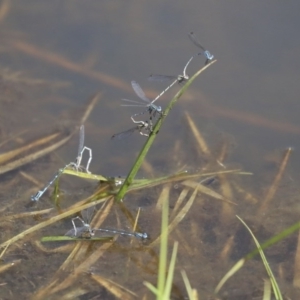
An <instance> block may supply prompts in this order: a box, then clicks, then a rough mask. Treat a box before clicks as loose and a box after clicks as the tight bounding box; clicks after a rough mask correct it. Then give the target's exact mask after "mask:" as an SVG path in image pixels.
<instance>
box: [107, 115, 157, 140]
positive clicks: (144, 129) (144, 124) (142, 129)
mask: <svg viewBox="0 0 300 300" xmlns="http://www.w3.org/2000/svg"><path fill="white" fill-rule="evenodd" d="M131 120H132V122H133V123H135V124H137V125H136V126H135V127H132V128H130V129H128V130H125V131H122V132H120V133H116V134H114V135H113V136H112V137H111V138H112V139H122V138H125V137H128V136H130V135H131V134H133V133H134V132H135V131H138V132H139V133H140V134H141V135H144V136H149V135H150V133H151V132H152V129H151V126H150V124H149V122H148V121H136V120H135V119H134V118H133V116H132V117H131Z"/></svg>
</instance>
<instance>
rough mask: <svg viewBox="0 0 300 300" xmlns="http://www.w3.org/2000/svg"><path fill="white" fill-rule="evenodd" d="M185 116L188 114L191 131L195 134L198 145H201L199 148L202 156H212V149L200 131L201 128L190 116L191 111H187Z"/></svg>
mask: <svg viewBox="0 0 300 300" xmlns="http://www.w3.org/2000/svg"><path fill="white" fill-rule="evenodd" d="M185 116H186V119H187V121H188V124H189V126H190V128H191V131H192V133H193V135H194V138H195V141H196V142H197V144H198V147H199V148H198V153H199V155H200V156H202V155H203V154H204V155H205V156H208V157H210V156H211V153H210V150H209V148H208V146H207V144H206V141H205V139H204V138H203V136H202V134H201V132H200V131H199V129H198V128H197V126H196V125H195V123H194V121H193V119H192V118H191V117H190V115H189V113H187V112H185Z"/></svg>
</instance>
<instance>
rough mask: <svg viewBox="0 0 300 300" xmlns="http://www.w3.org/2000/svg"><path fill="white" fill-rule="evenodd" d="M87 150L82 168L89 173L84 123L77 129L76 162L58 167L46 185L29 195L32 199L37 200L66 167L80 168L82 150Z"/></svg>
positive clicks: (90, 156)
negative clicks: (85, 162)
mask: <svg viewBox="0 0 300 300" xmlns="http://www.w3.org/2000/svg"><path fill="white" fill-rule="evenodd" d="M85 150H87V151H88V152H89V159H88V161H87V164H86V167H85V168H83V169H84V170H85V171H86V172H87V173H91V172H90V171H89V167H90V163H91V161H92V149H91V148H88V147H86V146H84V125H81V126H80V129H79V146H78V154H77V157H76V162H70V163H69V164H67V165H65V166H64V167H63V168H61V169H59V170H58V172H57V173H56V174H55V175H54V176H53V178H52V179H51V180H50V181H49V182H48V183H47V184H46V186H45V187H44V188H43V189H42V190H40V191H38V192H37V193H36V194H35V195H32V196H31V200H32V201H38V200H39V199H40V198H41V197H42V196H43V194H44V193H45V192H46V191H47V190H48V188H49V187H50V186H51V185H52V184H53V183H54V182H55V180H56V179H57V178H58V177H59V176H60V175H61V174H62V173H63V172H64V171H65V170H66V169H67V168H74V169H75V170H76V171H78V170H80V169H82V166H81V161H82V156H83V152H84V151H85Z"/></svg>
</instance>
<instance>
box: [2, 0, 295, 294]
mask: <svg viewBox="0 0 300 300" xmlns="http://www.w3.org/2000/svg"><path fill="white" fill-rule="evenodd" d="M30 4H34V5H28V3H26V5H24V4H23V2H22V1H14V2H13V3H12V2H11V1H3V2H2V3H1V6H0V20H1V25H2V26H1V31H0V35H1V36H2V44H1V48H0V49H1V55H0V90H1V93H0V136H1V152H3V153H5V154H6V155H5V156H2V157H1V165H2V170H3V165H5V164H7V163H14V162H15V161H16V160H19V161H20V160H22V159H23V154H24V153H25V154H26V157H28V156H30V155H31V159H32V160H30V161H27V162H26V164H25V163H20V164H19V165H16V166H18V169H17V171H16V170H15V171H12V172H0V173H1V174H2V173H3V174H2V175H1V180H2V188H1V199H2V208H1V217H0V221H1V232H0V235H1V243H4V242H5V241H7V240H9V239H10V238H12V237H14V236H15V235H17V234H19V233H20V232H23V231H24V230H27V229H30V228H32V227H33V226H36V225H38V224H41V223H43V222H45V221H48V220H51V218H50V217H57V216H58V217H59V216H62V214H61V213H62V212H64V209H66V208H67V207H69V206H71V205H73V204H74V203H77V202H79V201H82V199H85V198H86V197H89V196H90V195H91V194H95V193H96V194H97V195H98V196H99V195H102V194H103V193H105V192H107V190H110V189H112V186H111V185H110V183H111V182H106V183H103V182H102V183H101V184H100V186H98V181H91V180H87V181H86V180H84V179H78V178H75V177H72V176H68V175H63V176H61V178H60V182H59V185H58V186H56V188H59V189H60V191H57V194H58V195H59V200H60V201H59V203H60V205H61V207H59V208H55V209H51V208H53V203H52V202H51V201H49V200H50V194H51V193H52V191H53V190H51V193H49V194H47V195H45V196H44V197H43V199H42V200H41V201H40V202H39V203H38V204H37V206H33V207H31V205H30V195H32V194H34V191H35V192H36V190H38V189H39V188H37V187H39V186H43V185H44V184H45V183H46V182H48V181H49V179H50V178H51V176H53V174H55V172H57V171H58V169H59V168H61V167H62V166H64V165H66V164H67V163H68V162H70V161H71V160H72V159H73V158H74V157H75V156H76V154H77V153H76V149H77V143H78V142H77V141H76V138H73V134H74V133H75V131H74V130H75V129H74V128H76V126H78V124H79V123H80V121H79V120H80V118H81V117H82V116H83V114H84V111H85V109H86V105H87V104H86V103H88V99H89V97H90V96H91V95H93V94H95V92H98V91H99V92H100V94H98V95H99V99H100V100H99V101H98V104H97V105H96V106H95V107H94V110H93V112H92V114H91V117H90V118H89V119H88V121H87V122H86V123H85V130H86V140H87V144H88V146H89V147H91V148H92V149H93V162H92V164H91V166H90V171H91V172H92V173H95V174H102V175H106V176H118V175H121V176H123V175H124V174H125V175H126V174H127V173H128V170H129V169H130V167H131V166H132V163H133V161H134V159H135V157H136V155H137V153H138V151H139V150H140V149H141V147H142V145H143V143H144V141H145V138H144V137H143V136H140V135H138V134H136V135H132V136H130V137H127V139H126V140H125V141H111V140H110V137H111V136H112V135H113V134H114V133H116V132H121V131H123V130H125V129H126V128H130V127H131V126H132V124H131V120H130V116H131V115H133V114H136V113H138V112H139V109H137V110H135V108H122V107H120V104H121V101H119V100H120V99H122V98H129V99H130V98H131V97H132V89H131V86H130V82H131V81H132V80H136V81H138V82H139V83H140V84H141V86H143V89H145V93H146V95H147V97H149V98H150V99H154V97H155V96H156V95H157V94H159V92H161V91H162V90H163V89H164V88H166V84H165V83H156V84H154V83H151V82H147V77H149V75H150V74H177V73H178V70H180V69H181V68H182V66H183V65H184V64H185V63H186V61H187V60H188V58H190V57H191V56H192V55H194V54H195V46H194V45H193V44H192V43H191V42H190V41H189V39H188V36H187V34H188V33H189V32H191V31H195V32H196V33H197V36H198V38H199V39H200V43H201V45H202V43H203V45H205V46H207V47H208V49H210V50H211V51H212V53H214V55H215V56H216V58H217V60H218V61H217V63H216V64H214V65H213V66H212V67H210V68H209V69H208V70H206V71H205V73H203V74H202V75H201V76H200V77H199V78H198V79H197V80H196V81H195V82H194V83H193V85H192V86H191V87H190V89H189V90H188V92H187V93H186V94H184V96H183V97H182V99H180V101H179V102H178V103H177V105H176V106H175V108H174V110H172V112H171V114H170V115H169V116H168V118H167V121H166V123H165V124H164V127H163V128H162V130H161V131H160V132H159V134H158V136H157V139H156V141H155V144H154V145H153V147H152V149H151V150H150V152H149V155H148V156H147V159H146V161H145V163H144V164H143V167H142V170H141V172H140V173H139V179H141V180H142V179H144V177H145V178H158V177H160V176H165V175H170V174H174V173H176V172H182V171H185V170H187V171H188V173H186V174H188V175H190V174H194V173H195V172H196V173H197V172H199V173H201V174H202V173H207V176H206V177H204V178H211V177H213V179H214V180H209V181H208V182H209V184H207V182H206V184H205V182H203V184H202V185H201V190H200V188H199V186H198V187H197V188H198V189H199V190H198V193H197V196H196V197H195V199H193V198H192V194H193V191H194V189H195V188H196V186H195V185H197V184H198V183H199V181H201V180H202V179H204V178H202V177H201V178H197V177H195V178H184V180H183V179H182V178H180V180H179V179H175V178H173V177H172V180H166V181H163V184H162V183H160V184H159V185H158V184H153V186H151V188H149V187H148V188H146V189H138V190H136V191H134V192H131V193H129V194H128V195H127V196H126V197H125V200H124V204H125V205H126V207H122V206H117V205H112V204H113V202H112V201H110V202H109V204H106V205H105V206H103V207H102V206H101V205H102V203H99V204H98V205H97V208H98V209H99V211H100V215H99V217H98V218H95V222H98V223H99V226H101V225H100V223H101V222H104V223H105V224H104V225H107V226H109V227H113V228H122V229H128V230H132V229H133V228H132V225H133V222H134V219H135V216H136V215H137V213H138V209H137V208H138V207H141V211H140V216H139V221H138V224H137V226H138V229H141V230H142V232H144V231H146V232H147V233H149V234H150V236H151V239H150V240H149V241H146V242H145V241H144V242H141V241H137V240H130V239H129V238H126V237H122V236H119V237H115V240H114V241H113V242H108V243H99V242H97V241H88V240H85V241H82V242H71V243H70V242H55V243H48V244H46V243H40V242H39V241H40V238H41V237H43V236H51V235H63V234H64V233H65V232H66V231H67V230H68V229H70V228H69V225H70V219H71V218H72V217H74V216H75V215H76V213H75V212H74V213H73V214H71V215H70V216H67V217H61V219H58V220H57V221H56V222H53V223H51V224H49V225H47V226H45V227H44V228H42V229H39V230H37V231H35V232H34V233H32V234H28V235H26V236H24V237H22V238H21V239H19V240H17V242H15V243H12V244H11V245H9V246H8V248H7V249H6V252H5V253H4V254H3V257H2V259H3V269H2V270H1V272H2V274H1V275H2V285H1V289H0V298H5V299H19V298H20V296H23V297H25V298H28V297H32V298H34V299H45V298H47V297H49V299H57V297H62V296H66V295H68V296H70V293H72V295H73V298H76V297H80V296H81V297H85V299H90V298H97V297H98V298H100V299H110V298H112V296H111V295H112V294H113V295H114V297H116V298H122V299H131V298H133V297H134V296H133V294H130V293H127V292H125V291H124V290H122V289H121V288H120V287H119V286H117V285H115V284H114V283H118V284H121V285H123V286H124V287H126V288H128V289H129V290H131V291H132V292H133V293H135V294H137V295H138V296H137V297H138V298H141V297H142V296H143V295H144V294H146V293H148V295H149V296H148V297H151V296H150V292H149V291H147V289H146V288H145V286H144V285H143V281H149V282H152V283H154V284H155V283H156V280H157V278H156V276H157V268H158V260H159V259H158V254H159V247H158V244H155V245H154V246H153V245H152V246H151V243H153V242H154V241H155V240H156V238H157V237H158V236H159V232H160V218H161V211H160V203H161V202H160V201H163V199H165V198H166V197H168V198H169V199H170V222H172V221H174V220H177V219H176V216H178V215H180V213H182V212H183V210H184V209H186V214H184V217H183V218H182V220H181V221H180V222H179V224H178V225H177V226H176V227H174V229H173V230H172V232H171V233H170V245H169V246H170V247H171V246H173V243H174V241H175V240H177V241H179V250H178V258H177V263H176V271H175V277H174V286H173V295H174V298H175V299H183V298H184V297H185V296H186V290H185V287H184V284H183V282H182V279H181V277H180V272H179V271H180V270H181V269H184V270H185V271H186V272H187V275H188V278H189V280H190V282H191V285H192V286H193V287H195V288H196V289H197V290H198V293H199V298H203V299H206V298H207V297H209V296H211V295H212V293H213V290H214V288H215V287H216V285H217V284H218V282H219V281H220V279H221V278H222V277H223V276H224V274H225V273H226V272H227V271H228V270H229V269H230V268H231V267H232V265H233V264H234V263H235V262H236V261H237V260H239V259H240V258H241V257H243V256H244V255H246V254H247V253H248V252H249V251H251V250H252V249H253V248H254V243H253V241H252V239H251V238H250V236H249V233H248V232H247V231H246V230H245V229H244V227H243V226H242V225H241V224H240V223H239V221H238V220H237V219H236V218H235V215H236V214H237V215H239V216H241V217H242V218H243V219H244V220H245V221H246V223H247V224H248V225H249V226H250V228H251V229H252V230H253V232H254V234H255V235H256V237H257V238H258V240H259V241H261V242H263V241H265V240H267V239H269V238H270V237H272V236H273V235H275V234H278V233H279V232H281V231H282V230H283V229H285V228H287V227H289V226H291V225H292V224H294V223H296V222H297V221H298V219H299V211H298V204H297V203H298V196H297V195H298V194H299V190H298V187H297V185H296V184H295V183H296V182H297V181H298V180H297V179H298V173H299V172H298V170H299V167H300V160H299V159H297V157H298V156H297V151H295V152H294V153H293V155H292V156H291V157H290V155H291V151H289V150H286V151H285V152H284V153H283V152H282V150H283V149H288V147H291V146H293V147H295V149H296V150H297V148H298V147H297V146H298V145H299V142H298V141H299V138H298V136H299V133H300V129H299V117H298V109H297V108H298V95H299V92H300V91H299V84H298V81H297V80H296V78H299V69H300V68H299V63H298V61H297V55H298V52H299V45H300V41H299V35H298V34H297V28H299V18H298V14H297V13H296V11H297V12H298V11H299V7H298V6H299V2H298V1H292V2H290V4H289V6H286V5H284V4H282V5H277V6H266V5H264V4H263V3H260V2H252V3H247V4H246V3H245V4H240V5H238V6H237V5H236V3H235V2H234V1H227V2H226V5H224V4H223V3H218V4H217V5H216V4H215V3H213V2H211V1H207V2H201V3H200V2H196V1H185V2H180V3H179V2H178V3H173V2H171V1H167V2H164V3H161V2H159V1H152V2H147V3H135V6H132V5H128V3H126V4H125V3H122V2H120V3H116V2H114V3H112V2H110V1H109V2H95V3H92V2H90V3H86V2H84V3H83V2H77V1H65V2H64V3H62V4H59V5H57V4H54V3H52V2H49V1H39V2H38V3H36V1H30ZM278 45H280V47H278ZM204 64H205V58H204V57H202V55H200V56H197V57H195V58H194V59H193V60H192V62H191V64H190V65H189V72H188V73H189V74H190V75H192V74H193V73H194V72H195V71H196V70H198V69H199V68H200V67H201V66H203V65H204ZM179 88H180V86H179V85H177V84H174V86H173V87H172V89H170V90H169V91H167V92H166V93H165V94H164V95H162V97H161V98H160V99H159V100H160V101H157V102H159V105H162V106H163V108H164V107H165V105H166V103H167V101H168V99H170V97H172V95H174V94H175V93H176V92H177V91H178V89H179ZM143 117H145V118H146V116H145V115H143ZM132 127H133V126H132ZM199 128H201V135H202V138H199V135H200V132H199V131H198V130H199ZM49 132H50V133H51V134H49ZM55 134H57V136H56V135H55ZM41 136H46V137H47V138H48V139H51V137H53V140H51V141H50V140H47V141H46V140H42V139H40V138H41ZM67 137H68V139H67V140H65V142H64V144H65V145H64V147H63V148H61V149H60V150H57V149H56V150H55V152H52V151H53V150H52V151H50V150H49V152H47V153H51V154H50V155H49V154H48V155H43V156H40V157H41V158H40V159H38V160H36V157H34V155H35V153H38V150H39V148H38V147H41V148H42V147H47V149H50V147H51V145H52V143H59V141H61V140H63V139H64V138H67ZM48 143H49V144H48ZM33 145H34V146H35V147H37V148H38V150H34V149H35V148H34V149H33ZM24 146H26V147H27V148H26V151H25V150H24V148H22V147H24ZM16 149H18V152H9V155H8V154H7V153H8V151H11V150H16ZM43 149H44V148H43ZM44 154H45V153H44ZM84 159H86V158H84ZM291 161H292V164H291V163H289V162H291ZM20 166H21V167H20ZM237 169H241V170H245V171H249V172H252V173H253V175H252V176H250V175H241V174H240V173H235V172H233V173H229V174H227V173H224V174H223V173H222V174H219V173H218V174H215V173H214V175H212V174H211V172H220V171H227V170H237ZM180 174H181V173H180ZM184 174H185V173H184ZM186 174H185V175H186ZM209 174H210V175H209ZM114 188H115V187H114ZM101 193H102V194H101ZM56 200H57V199H56ZM226 201H227V202H226ZM228 201H230V202H234V203H235V204H237V205H234V204H231V203H228ZM189 205H191V208H190V209H188V207H189ZM73 209H74V208H73ZM44 210H45V211H44ZM75 210H76V208H75ZM104 216H105V218H104ZM178 218H179V217H178ZM174 222H175V221H174ZM126 227H127V228H126ZM170 249H171V248H170ZM296 252H297V237H296V236H293V235H291V236H290V237H288V238H286V239H284V240H283V241H281V242H280V243H278V244H275V245H273V246H272V247H270V248H269V249H267V250H266V252H265V253H266V256H267V259H268V261H269V263H270V265H271V268H272V270H273V271H274V274H275V276H276V278H277V279H278V283H279V285H280V287H281V288H282V291H283V292H284V293H285V294H286V295H287V297H290V298H292V299H296V298H298V297H299V295H298V294H297V293H298V291H297V288H298V281H299V280H298V274H299V272H298V269H299V268H298V267H297V258H296V257H295V253H296ZM70 253H71V256H69V255H70ZM67 258H69V260H67V261H66V259H67ZM264 277H266V273H265V270H264V268H263V265H262V263H261V260H260V259H258V258H257V259H252V260H251V261H249V262H247V264H246V265H245V266H244V267H243V268H242V269H241V270H240V271H239V273H238V274H236V275H234V276H233V278H231V279H230V280H229V281H228V282H227V283H226V284H225V286H224V287H223V288H222V290H221V292H220V294H219V296H218V297H219V298H221V299H254V298H255V297H261V294H262V292H261V290H262V286H263V283H262V280H261V279H262V278H264ZM297 296H298V297H297Z"/></svg>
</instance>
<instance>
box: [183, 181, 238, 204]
mask: <svg viewBox="0 0 300 300" xmlns="http://www.w3.org/2000/svg"><path fill="white" fill-rule="evenodd" d="M181 184H182V185H184V186H187V187H191V188H196V187H197V190H198V191H199V192H200V193H202V194H205V195H207V196H210V197H212V198H214V199H216V200H220V201H225V202H227V203H229V204H233V205H236V203H234V202H231V201H229V200H227V199H225V198H224V197H223V196H222V195H220V194H219V193H217V192H215V191H213V190H211V189H209V188H208V187H206V186H204V185H202V184H200V183H198V182H195V181H191V180H185V181H183V182H182V183H181Z"/></svg>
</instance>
